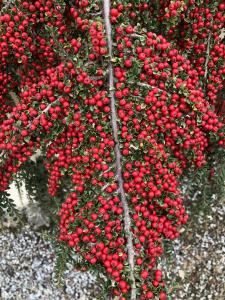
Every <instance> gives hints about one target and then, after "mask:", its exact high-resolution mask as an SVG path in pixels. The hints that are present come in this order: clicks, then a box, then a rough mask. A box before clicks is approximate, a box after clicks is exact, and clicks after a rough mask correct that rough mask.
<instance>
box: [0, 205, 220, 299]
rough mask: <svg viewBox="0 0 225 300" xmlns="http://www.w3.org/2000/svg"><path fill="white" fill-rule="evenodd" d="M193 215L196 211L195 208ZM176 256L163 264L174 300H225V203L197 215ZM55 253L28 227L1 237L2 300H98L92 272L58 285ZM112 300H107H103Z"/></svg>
mask: <svg viewBox="0 0 225 300" xmlns="http://www.w3.org/2000/svg"><path fill="white" fill-rule="evenodd" d="M190 209H191V210H192V209H193V207H191V208H190ZM192 215H193V216H192V217H191V218H190V221H189V224H188V226H187V228H186V229H185V231H184V232H183V233H182V237H181V239H179V240H178V241H176V242H175V244H174V247H173V248H174V251H173V253H174V254H173V255H172V257H171V259H170V261H169V262H168V259H167V260H166V259H163V260H162V265H163V268H164V272H165V274H166V278H167V280H166V281H167V285H168V286H169V288H170V292H171V295H172V296H171V298H170V299H172V300H198V299H199V300H223V299H225V201H217V200H214V201H212V205H211V207H210V208H209V210H208V212H207V214H202V215H201V214H200V216H199V213H195V214H193V212H192ZM54 261H55V256H54V251H53V249H52V247H51V245H50V244H49V243H48V242H46V241H43V239H42V238H41V234H40V233H38V232H34V231H33V230H32V229H31V228H30V226H29V225H26V226H25V227H24V228H23V229H22V230H21V231H20V232H19V233H17V234H16V233H15V232H14V233H13V232H12V231H9V230H4V231H2V232H1V233H0V299H1V300H36V299H41V300H58V299H59V300H64V299H65V300H66V299H71V300H72V299H73V300H94V294H95V293H96V285H95V281H94V278H93V277H92V276H91V275H90V274H88V273H82V272H77V271H75V270H73V268H72V267H71V266H70V267H69V270H68V271H66V274H65V281H64V285H63V288H62V289H58V288H57V287H56V286H55V285H54V283H53V282H54V280H53V278H54V275H53V265H54ZM103 300H107V299H103Z"/></svg>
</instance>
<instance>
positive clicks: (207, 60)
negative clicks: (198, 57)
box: [204, 31, 212, 79]
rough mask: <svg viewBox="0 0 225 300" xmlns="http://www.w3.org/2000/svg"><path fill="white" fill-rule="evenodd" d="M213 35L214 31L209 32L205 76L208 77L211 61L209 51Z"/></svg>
mask: <svg viewBox="0 0 225 300" xmlns="http://www.w3.org/2000/svg"><path fill="white" fill-rule="evenodd" d="M211 37H212V32H211V31H210V32H209V36H208V41H207V50H206V60H205V75H204V78H205V79H206V78H207V75H208V63H209V51H210V40H211Z"/></svg>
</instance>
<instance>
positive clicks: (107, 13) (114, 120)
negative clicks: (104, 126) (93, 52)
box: [103, 0, 137, 300]
mask: <svg viewBox="0 0 225 300" xmlns="http://www.w3.org/2000/svg"><path fill="white" fill-rule="evenodd" d="M103 7H104V23H105V29H106V35H107V43H108V50H109V58H110V61H109V64H108V70H109V94H110V100H111V103H110V104H111V123H112V130H113V137H114V141H115V157H116V174H117V176H118V184H119V194H120V198H121V202H122V206H123V212H124V230H125V235H126V238H127V253H128V262H129V265H130V279H131V282H132V283H131V298H130V299H131V300H136V299H137V296H136V282H135V277H134V255H135V252H134V246H133V235H132V231H131V218H130V211H129V206H128V203H127V199H126V194H125V191H124V188H123V176H122V164H121V152H120V143H119V138H118V127H117V111H116V103H115V95H114V75H113V73H114V70H113V65H112V60H113V49H112V28H111V22H110V0H103Z"/></svg>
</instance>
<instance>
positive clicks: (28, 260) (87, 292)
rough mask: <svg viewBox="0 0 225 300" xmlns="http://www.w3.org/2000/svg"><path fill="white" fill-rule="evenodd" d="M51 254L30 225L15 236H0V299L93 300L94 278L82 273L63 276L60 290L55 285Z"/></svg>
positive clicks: (5, 234) (47, 246)
mask: <svg viewBox="0 0 225 300" xmlns="http://www.w3.org/2000/svg"><path fill="white" fill-rule="evenodd" d="M54 261H55V256H54V251H53V249H52V247H51V245H50V244H49V243H48V242H46V241H43V239H42V238H41V235H40V233H37V232H34V231H32V230H31V228H30V227H29V226H25V227H24V228H23V229H22V231H21V232H20V233H18V234H15V233H13V232H10V231H4V232H3V233H1V234H0V299H1V300H37V299H41V300H66V299H79V300H86V299H94V298H93V290H94V287H95V285H94V278H93V277H92V276H91V275H90V274H88V273H84V272H78V271H76V272H74V270H73V269H72V268H71V267H70V268H69V270H68V271H66V273H65V282H64V285H63V287H62V288H61V289H59V288H57V287H56V285H54V283H53V282H54V272H53V271H54V270H53V269H54V267H53V266H54Z"/></svg>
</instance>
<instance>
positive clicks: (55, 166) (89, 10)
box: [0, 0, 225, 300]
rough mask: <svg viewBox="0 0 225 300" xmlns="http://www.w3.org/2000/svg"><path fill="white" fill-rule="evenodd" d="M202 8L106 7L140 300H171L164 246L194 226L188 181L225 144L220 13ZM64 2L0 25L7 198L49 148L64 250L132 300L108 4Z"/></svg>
mask: <svg viewBox="0 0 225 300" xmlns="http://www.w3.org/2000/svg"><path fill="white" fill-rule="evenodd" d="M134 2H135V1H134ZM137 2H138V1H137ZM195 2H196V1H194V0H187V1H159V4H160V5H159V7H155V6H154V5H153V6H152V5H151V4H148V3H144V2H143V3H141V4H140V3H133V2H132V3H131V1H123V3H121V2H119V1H118V2H117V1H114V2H113V7H111V9H110V13H111V17H110V20H111V23H112V26H113V27H112V29H113V36H112V38H113V60H112V61H111V63H112V64H113V73H114V90H113V92H114V96H115V101H116V111H117V125H118V129H119V130H118V139H119V149H120V152H121V155H122V159H121V162H122V165H121V168H122V177H123V189H124V192H125V196H126V200H127V203H128V207H129V215H130V218H131V224H130V225H131V231H132V238H133V248H134V249H133V250H134V270H133V273H134V278H135V280H136V288H137V297H138V299H141V300H144V299H153V298H154V297H156V296H158V297H159V299H160V300H164V299H166V292H165V282H164V281H163V276H162V271H161V270H159V269H158V266H157V263H158V259H159V257H160V256H161V255H162V253H163V251H164V249H163V241H164V239H165V238H166V239H171V240H173V239H175V238H177V237H179V234H180V232H179V231H180V226H182V225H183V224H185V223H186V222H187V219H188V217H187V215H186V213H185V208H184V206H183V204H182V198H181V193H180V191H179V181H180V178H181V176H182V173H183V169H185V168H187V167H190V166H191V167H192V168H198V167H201V166H203V165H204V164H206V162H207V151H208V147H209V143H211V144H212V143H214V144H215V143H219V145H223V146H224V145H225V138H224V122H223V120H221V119H220V118H219V117H218V114H217V113H216V111H215V110H214V107H213V105H212V104H213V103H215V102H216V99H217V95H218V93H219V92H220V91H221V90H222V87H223V85H224V74H225V47H224V44H223V38H222V36H221V29H222V26H223V23H224V20H225V16H224V10H225V7H224V5H223V3H222V2H221V3H217V2H215V4H213V5H212V3H211V4H210V5H208V4H209V2H210V1H206V5H205V6H204V7H202V5H199V4H195ZM64 4H65V6H62V1H61V0H60V1H52V0H47V1H42V0H37V1H31V0H29V1H23V2H22V3H21V4H15V5H12V6H9V8H8V10H7V11H6V12H4V11H3V12H2V14H1V16H0V20H1V25H2V27H1V32H0V61H1V66H0V93H1V94H0V104H1V107H0V151H1V155H0V158H1V161H0V182H1V185H0V190H5V189H6V188H7V187H8V184H9V182H10V180H11V179H12V178H13V175H14V174H15V173H16V172H18V171H19V168H20V165H21V164H22V163H23V162H25V161H26V160H27V159H29V157H30V156H31V155H32V154H34V153H35V151H36V150H37V149H39V148H41V149H42V150H44V152H43V159H44V163H45V166H46V169H47V170H48V172H49V179H48V180H49V181H48V184H49V194H50V195H51V196H53V197H54V196H55V195H56V193H57V190H58V188H59V187H60V186H63V185H64V184H65V178H66V180H67V182H68V181H69V192H68V195H67V198H66V200H65V202H64V203H63V204H62V207H61V210H60V212H59V216H60V224H59V230H60V234H59V238H60V240H62V241H64V242H66V243H68V246H69V247H72V248H74V249H75V250H76V252H78V253H79V254H80V255H81V256H82V257H83V259H84V260H85V261H86V262H88V264H89V266H90V267H93V266H96V268H98V269H99V270H100V271H101V272H104V273H105V275H108V276H109V277H110V278H111V279H112V280H113V282H114V284H113V286H114V287H113V293H114V294H115V295H116V296H119V297H120V299H121V300H122V299H129V297H130V293H131V288H132V282H131V281H130V280H129V276H130V265H129V253H128V250H127V236H126V232H125V230H124V228H125V226H126V224H125V220H124V207H123V205H122V202H121V199H120V194H119V182H118V176H117V170H118V165H116V157H115V141H114V139H113V131H112V108H111V105H110V104H111V103H110V101H111V100H110V92H112V91H109V87H108V77H106V76H105V75H108V74H107V72H108V61H109V58H108V50H107V36H106V30H105V28H104V19H103V14H102V10H101V8H102V1H87V0H81V1H74V4H73V5H71V4H68V3H64ZM132 4H133V5H132ZM187 15H188V17H187ZM187 18H191V19H192V20H193V22H188V21H187ZM209 19H210V20H211V19H212V20H213V22H211V21H209ZM212 23H213V24H212ZM147 28H152V31H153V29H154V28H155V30H156V32H158V31H160V30H161V34H156V33H154V32H150V31H148V30H147ZM165 32H166V34H167V39H165V37H164V36H163V35H162V34H164V33H165ZM209 32H211V33H210V35H209ZM192 36H194V37H195V39H194V42H192V40H191V39H190V37H192ZM205 42H206V43H205ZM207 43H208V44H207ZM207 45H209V46H208V48H207ZM207 49H208V50H207ZM207 55H209V58H210V59H209V58H208V59H207ZM206 78H207V82H206ZM117 146H118V145H117Z"/></svg>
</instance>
